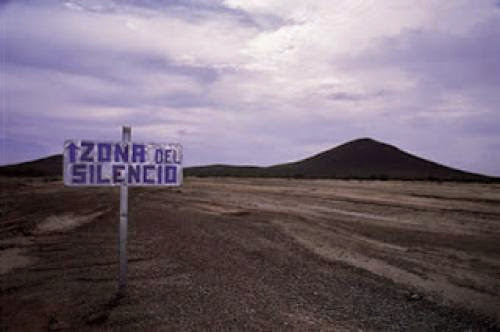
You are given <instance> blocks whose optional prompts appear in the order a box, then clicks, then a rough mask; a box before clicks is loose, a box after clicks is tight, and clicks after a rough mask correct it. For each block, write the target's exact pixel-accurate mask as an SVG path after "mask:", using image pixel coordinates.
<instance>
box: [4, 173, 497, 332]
mask: <svg viewBox="0 0 500 332" xmlns="http://www.w3.org/2000/svg"><path fill="white" fill-rule="evenodd" d="M0 188H1V189H0V204H1V205H0V209H1V210H0V263H1V264H0V267H1V269H0V285H1V289H0V318H1V319H0V330H2V331H4V330H7V331H18V330H35V331H36V330H75V329H78V330H96V329H98V330H109V329H111V330H151V329H158V330H172V331H179V330H297V331H305V330H332V331H351V330H353V331H358V330H381V331H387V330H404V331H408V330H415V331H417V330H418V331H429V330H430V331H432V330H436V331H447V330H449V331H457V330H459V331H463V330H473V331H476V330H496V329H498V327H499V325H498V324H499V323H500V316H499V312H500V277H499V276H500V228H499V223H500V204H499V203H500V185H498V184H478V183H452V182H450V183H443V184H439V183H434V182H423V181H421V182H410V181H404V182H400V181H341V180H287V179H258V178H254V179H235V178H203V179H199V178H191V177H188V178H186V181H185V184H184V185H183V186H182V187H180V188H169V189H163V188H150V189H146V188H133V189H130V204H129V205H130V221H129V246H128V250H129V274H128V276H129V280H128V281H129V285H128V293H127V295H126V296H124V297H118V296H117V292H116V291H117V274H118V203H119V193H118V190H117V189H116V188H114V189H112V188H67V187H64V186H63V185H62V182H60V181H58V180H57V181H54V180H53V179H51V178H48V179H44V178H7V177H3V178H0Z"/></svg>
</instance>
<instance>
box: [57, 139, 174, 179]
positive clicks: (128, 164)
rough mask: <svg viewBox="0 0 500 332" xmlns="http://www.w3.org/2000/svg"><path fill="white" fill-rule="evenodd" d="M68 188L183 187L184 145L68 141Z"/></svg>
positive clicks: (66, 148) (65, 173) (66, 162)
mask: <svg viewBox="0 0 500 332" xmlns="http://www.w3.org/2000/svg"><path fill="white" fill-rule="evenodd" d="M64 184H65V185H67V186H118V185H122V184H125V185H127V186H180V185H181V184H182V146H181V145H180V144H157V143H149V144H145V143H136V142H128V143H122V142H101V141H95V140H67V141H66V142H65V143H64Z"/></svg>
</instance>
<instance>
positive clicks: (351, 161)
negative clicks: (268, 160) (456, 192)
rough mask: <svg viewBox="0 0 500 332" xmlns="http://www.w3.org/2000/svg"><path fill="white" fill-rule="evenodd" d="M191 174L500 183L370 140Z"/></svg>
mask: <svg viewBox="0 0 500 332" xmlns="http://www.w3.org/2000/svg"><path fill="white" fill-rule="evenodd" d="M61 174H62V156H61V155H54V156H50V157H47V158H43V159H39V160H34V161H30V162H26V163H20V164H16V165H9V166H3V167H0V175H6V176H60V175H61ZM184 174H185V175H186V176H199V177H206V176H234V177H287V178H307V179H325V178H328V179H330V178H334V179H382V180H385V179H395V180H439V181H478V182H499V181H500V178H498V177H489V176H485V175H481V174H475V173H470V172H465V171H461V170H458V169H454V168H451V167H447V166H444V165H440V164H437V163H435V162H432V161H429V160H426V159H423V158H420V157H417V156H414V155H412V154H409V153H407V152H405V151H402V150H400V149H398V148H397V147H395V146H392V145H389V144H386V143H382V142H379V141H376V140H373V139H371V138H361V139H356V140H353V141H350V142H347V143H344V144H341V145H339V146H337V147H335V148H332V149H329V150H326V151H323V152H321V153H318V154H316V155H314V156H312V157H309V158H306V159H303V160H299V161H297V162H292V163H285V164H278V165H274V166H269V167H258V166H232V165H221V164H218V165H208V166H195V167H187V168H185V169H184Z"/></svg>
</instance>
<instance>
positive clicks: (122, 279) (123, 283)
mask: <svg viewBox="0 0 500 332" xmlns="http://www.w3.org/2000/svg"><path fill="white" fill-rule="evenodd" d="M131 138H132V129H131V128H130V127H123V128H122V147H125V146H128V144H129V143H130V140H131ZM125 177H126V178H128V170H127V171H125ZM127 232H128V186H127V183H126V182H125V181H123V182H122V184H121V186H120V275H119V277H118V293H119V294H120V295H124V294H125V292H126V289H127V268H128V267H127V263H128V260H127Z"/></svg>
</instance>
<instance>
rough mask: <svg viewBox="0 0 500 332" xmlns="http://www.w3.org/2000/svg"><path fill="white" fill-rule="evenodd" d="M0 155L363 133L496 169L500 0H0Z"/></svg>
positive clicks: (278, 146)
mask: <svg viewBox="0 0 500 332" xmlns="http://www.w3.org/2000/svg"><path fill="white" fill-rule="evenodd" d="M0 46H1V54H0V56H1V76H0V90H1V104H0V107H1V118H0V121H1V126H0V164H9V163H14V162H20V161H25V160H30V159H35V158H39V157H44V156H47V155H49V154H55V153H61V152H62V148H63V142H64V140H66V139H96V140H97V139H102V140H108V141H119V140H120V139H121V126H122V125H130V126H132V137H133V140H134V141H138V142H166V143H168V142H176V143H181V144H182V145H183V146H184V161H185V163H186V165H201V164H212V163H229V164H251V165H271V164H277V163H282V162H288V161H295V160H299V159H302V158H305V157H307V156H310V155H312V154H315V153H318V152H320V151H323V150H326V149H329V148H332V147H334V146H336V145H339V144H342V143H344V142H347V141H350V140H353V139H356V138H362V137H371V138H374V139H376V140H379V141H383V142H386V143H389V144H392V145H395V146H397V147H399V148H401V149H403V150H405V151H408V152H410V153H413V154H416V155H419V156H421V157H424V158H426V159H431V160H434V161H437V162H439V163H442V164H445V165H449V166H453V167H456V168H460V169H464V170H469V171H474V172H480V173H484V174H489V175H497V176H500V110H499V106H500V63H499V62H500V2H499V1H482V0H477V1H476V0H475V1H470V0H468V1H463V0H450V1H445V0H432V1H431V0H429V1H401V0H384V1H369V0H349V1H342V0H339V1H304V0H300V1H298V0H275V1H272V0H255V1H244V0H213V1H208V0H185V1H181V0H171V1H157V0H148V1H136V0H122V1H118V0H116V1H112V0H88V1H83V0H82V1H76V0H75V1H58V0H48V1H40V0H37V1H35V0H31V1H29V0H24V1H23V0H18V1H5V0H3V1H0Z"/></svg>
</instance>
